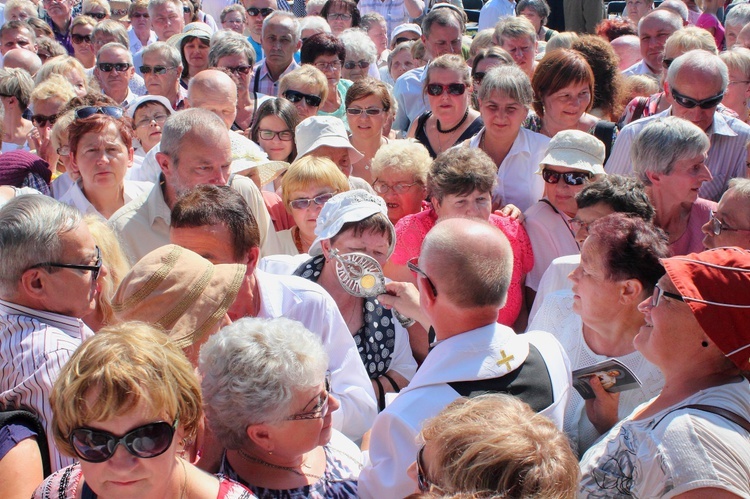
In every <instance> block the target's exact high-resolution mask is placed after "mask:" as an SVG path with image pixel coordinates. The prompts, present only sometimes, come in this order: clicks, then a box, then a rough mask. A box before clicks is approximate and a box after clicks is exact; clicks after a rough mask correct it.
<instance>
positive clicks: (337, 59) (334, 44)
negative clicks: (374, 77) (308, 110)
mask: <svg viewBox="0 0 750 499" xmlns="http://www.w3.org/2000/svg"><path fill="white" fill-rule="evenodd" d="M330 1H339V0H329V2H330ZM300 60H301V63H302V64H312V65H313V66H315V67H316V68H318V69H319V70H321V71H322V72H323V74H324V75H325V77H326V79H327V80H328V97H327V98H326V99H325V100H324V101H323V105H322V106H321V108H320V110H319V111H318V114H319V115H326V116H335V117H337V118H341V119H342V120H343V121H344V123H346V106H345V104H344V101H345V99H346V92H347V91H348V90H349V87H351V86H352V82H351V81H349V80H345V79H342V78H341V68H342V66H343V65H344V61H345V60H346V47H345V46H344V42H342V41H341V40H339V39H338V38H337V37H336V36H335V35H332V34H326V33H318V34H317V35H313V36H311V37H310V38H308V39H307V41H306V42H305V43H303V44H302V49H301V50H300Z"/></svg>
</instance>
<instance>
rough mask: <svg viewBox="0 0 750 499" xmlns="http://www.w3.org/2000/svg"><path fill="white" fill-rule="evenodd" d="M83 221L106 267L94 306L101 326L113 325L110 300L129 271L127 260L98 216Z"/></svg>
mask: <svg viewBox="0 0 750 499" xmlns="http://www.w3.org/2000/svg"><path fill="white" fill-rule="evenodd" d="M83 221H84V222H86V225H87V226H88V228H89V232H91V236H92V237H93V238H94V241H96V245H97V246H99V249H100V250H101V254H102V263H103V264H104V265H105V266H106V267H107V270H108V273H107V276H106V277H105V278H104V281H103V285H102V289H101V291H100V292H99V294H98V295H97V298H96V306H97V308H98V309H99V311H100V312H101V319H102V324H103V325H105V326H106V325H109V324H114V323H115V322H117V321H116V320H115V312H114V310H112V298H113V297H114V296H115V291H117V287H118V286H119V285H120V282H121V281H122V278H123V277H125V274H127V273H128V271H129V270H130V264H129V263H128V259H127V258H125V253H124V252H123V251H122V246H120V241H119V240H118V239H117V235H115V233H114V231H113V230H112V229H111V228H110V227H109V225H107V223H106V222H104V221H103V220H102V219H101V217H99V216H98V215H86V216H85V217H83Z"/></svg>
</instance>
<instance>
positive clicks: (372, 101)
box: [346, 78, 393, 184]
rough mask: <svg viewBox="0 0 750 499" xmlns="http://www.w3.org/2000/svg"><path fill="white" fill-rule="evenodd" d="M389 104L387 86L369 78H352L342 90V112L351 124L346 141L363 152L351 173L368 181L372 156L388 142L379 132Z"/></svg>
mask: <svg viewBox="0 0 750 499" xmlns="http://www.w3.org/2000/svg"><path fill="white" fill-rule="evenodd" d="M392 107H393V102H392V98H391V93H390V92H389V91H388V87H386V86H385V83H383V82H381V81H378V80H375V79H373V78H364V79H362V80H360V81H358V82H355V83H354V85H352V86H351V88H349V91H348V92H347V93H346V114H348V115H349V127H350V128H351V135H350V136H349V141H350V142H351V143H352V146H354V148H355V149H356V150H358V151H359V152H361V153H362V154H363V155H364V158H362V159H361V160H359V161H357V162H356V163H354V164H353V165H352V175H354V176H355V177H360V178H362V179H364V180H365V181H366V182H367V183H368V184H371V183H372V182H373V180H375V179H374V178H373V177H372V175H371V173H370V165H371V163H372V158H374V157H375V154H376V153H377V152H378V149H380V147H381V146H383V145H385V144H387V143H388V138H387V137H385V136H384V135H383V134H384V132H385V128H386V126H387V125H388V122H389V118H390V116H391V108H392Z"/></svg>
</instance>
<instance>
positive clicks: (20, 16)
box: [5, 7, 31, 21]
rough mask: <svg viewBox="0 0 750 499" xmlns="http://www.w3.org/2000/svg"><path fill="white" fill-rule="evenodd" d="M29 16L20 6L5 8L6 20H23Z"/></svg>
mask: <svg viewBox="0 0 750 499" xmlns="http://www.w3.org/2000/svg"><path fill="white" fill-rule="evenodd" d="M29 17H31V15H30V14H29V13H28V12H27V11H26V10H24V9H23V8H22V7H15V8H13V9H6V10H5V20H6V21H25V20H26V19H28V18H29Z"/></svg>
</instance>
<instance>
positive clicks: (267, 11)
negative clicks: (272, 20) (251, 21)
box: [247, 7, 273, 19]
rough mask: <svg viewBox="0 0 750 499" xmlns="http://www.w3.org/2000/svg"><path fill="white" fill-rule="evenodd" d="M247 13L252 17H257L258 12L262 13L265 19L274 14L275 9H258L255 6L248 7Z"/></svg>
mask: <svg viewBox="0 0 750 499" xmlns="http://www.w3.org/2000/svg"><path fill="white" fill-rule="evenodd" d="M247 13H248V15H249V16H250V17H257V15H258V14H260V15H261V16H262V17H263V19H265V18H266V17H268V16H270V15H271V14H273V9H268V8H265V9H256V8H255V7H250V8H249V9H247Z"/></svg>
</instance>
